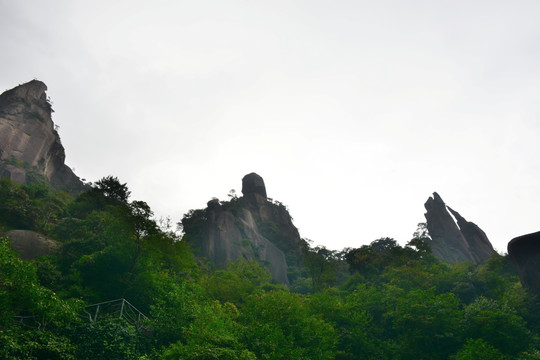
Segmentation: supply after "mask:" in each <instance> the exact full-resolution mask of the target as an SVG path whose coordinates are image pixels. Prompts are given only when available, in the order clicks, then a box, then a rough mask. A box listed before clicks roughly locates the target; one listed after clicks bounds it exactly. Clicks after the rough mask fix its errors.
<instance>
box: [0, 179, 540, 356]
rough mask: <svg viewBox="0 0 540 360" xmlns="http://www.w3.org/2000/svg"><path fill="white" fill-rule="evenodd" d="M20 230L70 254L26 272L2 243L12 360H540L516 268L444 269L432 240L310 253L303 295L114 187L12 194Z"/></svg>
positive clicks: (2, 214) (14, 190)
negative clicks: (209, 252) (220, 260)
mask: <svg viewBox="0 0 540 360" xmlns="http://www.w3.org/2000/svg"><path fill="white" fill-rule="evenodd" d="M177 221H178V222H180V223H181V219H177ZM192 226H193V224H192ZM11 229H26V230H33V231H36V232H38V233H40V234H44V235H46V236H48V237H50V238H52V239H55V240H56V241H58V242H59V243H60V247H59V249H58V251H56V253H54V254H52V255H50V256H44V257H39V258H37V259H35V260H33V261H24V260H21V259H20V258H19V255H18V253H17V252H16V251H15V250H13V249H11V248H10V242H9V240H8V239H7V238H5V237H4V238H0V357H1V358H3V359H66V360H67V359H139V360H142V359H193V360H194V359H199V360H201V359H202V360H206V359H208V360H210V359H219V360H225V359H231V360H232V359H240V360H254V359H268V360H278V359H310V360H330V359H339V360H353V359H397V360H405V359H430V360H433V359H449V360H468V359H486V360H488V359H489V360H502V359H516V360H517V359H520V360H525V359H531V360H532V359H540V336H539V335H540V311H539V310H540V305H539V302H538V300H537V299H535V297H534V296H532V295H531V294H530V293H528V291H527V289H525V288H523V287H522V285H521V283H520V281H519V277H518V276H517V273H516V271H515V269H514V268H513V266H512V264H511V263H510V261H509V260H508V258H507V256H505V255H501V254H494V255H493V257H492V258H491V259H490V260H489V261H487V262H485V263H483V264H481V265H475V264H472V263H458V264H447V263H444V262H441V261H440V260H438V259H437V258H436V257H434V256H433V255H432V254H431V251H430V247H429V246H428V245H427V244H426V241H425V239H426V237H428V236H429V234H428V233H427V232H426V230H425V228H424V227H422V226H419V228H418V230H417V231H416V232H415V233H414V234H413V235H412V236H411V239H410V240H409V241H408V242H407V243H406V244H405V245H403V246H402V245H400V244H398V242H397V241H396V240H394V239H391V238H385V237H381V238H380V239H358V242H359V243H366V242H370V241H371V242H370V244H369V245H363V246H361V247H359V248H355V249H343V250H340V251H334V250H329V249H326V248H324V247H313V246H312V245H310V243H308V242H307V241H306V246H305V250H304V254H303V261H302V265H301V266H300V268H299V269H295V271H296V275H295V276H296V279H295V281H294V283H291V286H290V287H285V286H283V285H279V284H275V283H273V282H272V280H271V277H270V275H269V273H268V272H267V271H266V270H265V269H264V268H263V267H261V266H260V265H259V264H258V263H256V262H248V261H238V262H233V263H230V264H229V266H228V268H227V269H226V270H222V269H216V268H215V266H213V264H211V263H209V262H207V261H204V259H201V258H199V257H197V256H196V254H195V253H194V251H193V250H192V249H191V248H190V246H189V245H188V244H187V242H186V239H184V238H183V236H184V235H183V233H182V232H179V231H177V229H176V226H175V224H174V222H173V221H171V220H168V219H165V220H163V219H160V220H157V219H155V218H154V215H153V212H152V210H151V208H150V207H149V206H148V204H147V203H145V202H144V201H139V200H133V201H132V200H131V199H130V191H129V189H128V186H127V184H122V183H121V182H120V181H119V180H118V179H117V178H116V177H113V176H107V177H104V178H102V179H101V180H99V181H97V182H95V183H94V184H92V185H91V186H90V187H89V188H88V190H87V191H86V192H84V193H82V194H80V195H78V196H73V195H70V194H68V193H66V192H63V191H61V190H58V189H54V188H52V187H50V186H49V185H48V184H47V183H46V182H45V181H44V180H43V179H40V178H39V176H36V177H35V178H33V180H32V182H31V183H30V184H27V185H21V184H18V183H15V182H12V181H11V180H9V179H7V178H2V179H1V180H0V234H1V233H4V232H6V231H8V230H11ZM381 233H384V229H381ZM366 240H367V241H366ZM117 299H125V300H121V301H120V302H119V303H109V301H113V300H117ZM96 304H100V305H99V306H98V305H96ZM118 304H120V306H121V309H120V310H118V309H117V308H115V306H117V305H118ZM119 311H120V312H119Z"/></svg>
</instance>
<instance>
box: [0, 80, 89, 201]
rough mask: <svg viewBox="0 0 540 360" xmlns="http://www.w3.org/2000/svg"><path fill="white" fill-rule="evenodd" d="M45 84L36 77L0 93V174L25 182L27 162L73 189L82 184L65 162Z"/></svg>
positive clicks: (49, 178) (57, 182)
mask: <svg viewBox="0 0 540 360" xmlns="http://www.w3.org/2000/svg"><path fill="white" fill-rule="evenodd" d="M46 90H47V86H46V85H45V84H44V83H43V82H41V81H38V80H32V81H30V82H28V83H26V84H23V85H19V86H17V87H16V88H13V89H11V90H8V91H6V92H4V93H3V94H1V95H0V176H7V177H10V178H11V179H12V180H14V181H17V182H20V183H26V181H27V176H26V175H27V170H28V169H27V168H24V167H21V166H16V164H14V163H13V160H15V161H16V162H18V163H20V164H27V165H28V166H29V168H33V169H35V170H36V171H37V172H38V173H40V174H43V175H44V176H45V178H47V179H48V180H49V181H50V182H51V183H52V184H54V185H58V186H61V187H64V188H67V189H69V190H72V191H75V192H77V191H80V190H82V189H83V183H82V182H81V181H80V179H79V178H78V177H77V176H76V175H75V174H74V173H73V171H71V169H70V168H69V167H68V166H66V165H65V164H64V161H65V157H66V156H65V152H64V147H63V146H62V144H61V142H60V137H59V136H58V133H57V131H56V130H55V128H54V123H53V121H52V117H51V114H52V108H51V105H50V103H49V102H48V100H47V95H46V93H45V91H46Z"/></svg>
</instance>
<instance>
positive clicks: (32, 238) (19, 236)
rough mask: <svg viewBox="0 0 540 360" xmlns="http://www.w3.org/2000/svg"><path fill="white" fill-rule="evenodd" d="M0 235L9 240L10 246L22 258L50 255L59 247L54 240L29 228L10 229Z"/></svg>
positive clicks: (28, 258) (31, 258) (29, 258)
mask: <svg viewBox="0 0 540 360" xmlns="http://www.w3.org/2000/svg"><path fill="white" fill-rule="evenodd" d="M2 236H5V237H7V238H8V239H9V240H10V243H11V248H12V249H15V250H16V251H17V252H18V253H19V256H20V257H21V259H23V260H33V259H35V258H37V257H40V256H46V255H51V254H53V253H55V252H56V251H57V250H58V248H59V247H60V245H59V244H58V243H57V242H56V241H54V240H52V239H49V238H47V237H46V236H43V235H41V234H39V233H37V232H35V231H30V230H10V231H8V232H5V233H4V234H2Z"/></svg>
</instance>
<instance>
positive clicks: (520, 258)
mask: <svg viewBox="0 0 540 360" xmlns="http://www.w3.org/2000/svg"><path fill="white" fill-rule="evenodd" d="M508 256H509V257H510V260H512V263H513V264H514V266H515V267H516V269H517V271H518V273H519V278H520V280H521V283H522V284H523V285H524V286H525V287H527V288H528V289H529V290H530V291H531V292H532V293H533V294H535V295H540V232H535V233H532V234H527V235H522V236H519V237H517V238H514V239H512V240H511V241H510V242H509V243H508Z"/></svg>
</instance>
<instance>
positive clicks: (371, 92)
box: [0, 0, 540, 253]
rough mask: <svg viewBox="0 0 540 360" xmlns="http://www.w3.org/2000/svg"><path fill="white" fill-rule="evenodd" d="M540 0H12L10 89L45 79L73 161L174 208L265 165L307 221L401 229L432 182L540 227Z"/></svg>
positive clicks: (477, 211)
mask: <svg viewBox="0 0 540 360" xmlns="http://www.w3.org/2000/svg"><path fill="white" fill-rule="evenodd" d="M538 14H540V2H539V1H536V0H534V1H522V0H513V1H500V0H490V1H482V0H478V1H469V0H467V1H460V0H452V1H446V0H440V1H427V0H423V1H420V0H408V1H398V0H378V1H362V0H357V1H325V0H310V1H295V0H285V1H282V0H272V1H247V0H245V1H241V0H230V1H222V0H221V1H207V0H197V1H164V0H158V1H138V0H130V1H127V0H126V1H122V0H118V1H110V0H109V1H103V0H94V1H73V0H63V1H59V0H50V1H39V0H25V1H15V0H0V19H1V20H0V49H1V50H0V91H4V90H7V89H11V88H13V87H15V86H17V85H19V84H22V83H25V82H27V81H30V80H32V79H34V78H36V79H39V80H41V81H43V82H45V83H46V84H47V86H48V91H47V94H48V96H50V98H51V100H52V102H53V108H54V110H55V112H54V114H53V121H54V122H55V124H56V125H58V126H59V133H60V137H61V140H62V143H63V145H64V147H65V150H66V164H67V165H68V166H70V167H72V168H74V169H75V173H76V174H77V175H78V176H80V177H81V178H84V179H86V180H87V181H96V180H99V179H100V178H102V177H104V176H107V175H113V176H117V177H118V178H119V179H120V181H121V182H123V183H124V182H125V183H127V185H128V187H129V189H130V190H131V191H132V199H133V200H143V201H146V202H147V203H148V204H149V205H150V206H151V207H152V209H153V211H154V213H155V214H156V217H158V218H159V217H163V218H166V217H170V218H171V220H172V221H173V222H178V221H180V219H181V218H182V215H183V214H185V213H186V212H187V211H188V210H190V209H200V208H204V207H206V203H207V201H209V200H210V199H211V198H213V197H217V198H219V199H221V200H227V199H228V193H229V191H230V190H231V189H235V190H236V192H237V193H240V191H241V188H242V184H241V179H242V177H243V176H244V175H246V174H248V173H251V172H256V173H258V174H259V175H260V176H262V177H263V178H264V180H265V183H266V189H267V193H268V196H269V197H271V198H273V199H275V200H279V201H281V202H282V203H284V204H285V205H287V206H288V208H289V210H290V213H291V215H292V217H293V219H294V223H295V225H296V226H297V227H298V229H299V231H300V234H301V236H302V237H303V238H307V239H310V240H312V241H313V243H314V244H316V245H324V246H326V247H328V248H330V249H336V250H339V249H342V248H344V247H359V246H361V245H364V244H369V243H370V242H371V241H373V240H375V239H378V238H381V237H392V238H395V239H396V240H398V242H399V243H401V244H405V243H406V242H407V241H408V240H410V239H411V237H412V233H413V232H414V231H415V230H416V226H417V224H418V223H419V222H424V221H425V218H424V212H425V209H424V206H423V205H424V203H425V202H426V200H427V199H428V198H429V197H430V196H431V195H432V193H433V192H434V191H436V192H438V193H439V195H440V196H441V197H442V198H443V200H444V201H445V202H446V204H448V205H449V206H451V207H452V208H453V209H454V210H457V211H458V212H459V213H460V214H461V215H462V216H463V217H465V218H466V219H467V220H469V221H472V222H474V223H476V224H477V225H478V226H480V227H481V228H482V229H483V230H484V231H485V232H486V234H487V236H488V237H489V239H490V240H491V242H492V244H493V246H494V247H495V249H496V250H497V251H499V252H501V253H502V252H506V245H507V243H508V241H510V240H511V239H512V238H514V237H516V236H519V235H523V234H526V233H530V232H536V231H539V230H540V166H539V165H540V159H539V154H540V141H539V137H540V101H539V100H540V66H538V64H540V21H538Z"/></svg>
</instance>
